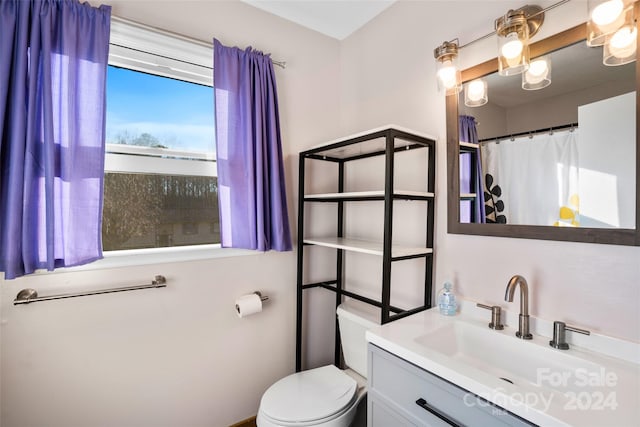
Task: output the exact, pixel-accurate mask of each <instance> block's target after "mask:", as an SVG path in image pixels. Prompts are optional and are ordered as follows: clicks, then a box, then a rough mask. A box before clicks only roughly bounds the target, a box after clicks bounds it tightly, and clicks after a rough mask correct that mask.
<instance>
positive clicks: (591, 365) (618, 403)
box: [366, 301, 640, 427]
mask: <svg viewBox="0 0 640 427" xmlns="http://www.w3.org/2000/svg"><path fill="white" fill-rule="evenodd" d="M461 307H462V309H461V310H460V312H459V313H458V314H457V315H456V316H443V315H441V314H440V313H439V312H438V310H437V308H433V309H430V310H427V311H425V312H421V313H418V314H414V315H412V316H408V317H406V318H403V319H399V320H397V321H394V322H391V323H388V324H386V325H384V326H381V327H379V328H376V329H373V330H370V331H368V332H367V335H366V336H367V340H368V341H369V342H370V343H372V344H375V345H376V346H378V347H380V348H382V349H384V350H386V351H388V352H390V353H393V354H395V355H396V356H398V357H400V358H402V359H405V360H407V361H408V362H411V363H412V364H414V365H416V366H418V367H420V368H422V369H425V370H427V371H429V372H431V373H433V374H435V375H437V376H439V377H441V378H443V379H445V380H447V381H450V382H452V383H454V384H456V385H458V386H459V387H461V388H463V389H466V390H468V391H470V392H472V393H474V394H476V395H478V396H480V397H482V398H483V399H486V400H487V401H490V402H492V403H494V404H496V405H498V406H500V407H502V408H504V409H507V410H508V411H510V412H512V413H514V414H516V415H518V416H520V417H522V418H524V419H526V420H528V421H530V422H533V423H535V424H538V425H540V426H545V427H546V426H579V427H584V426H598V427H600V426H601V427H623V426H638V425H640V344H637V343H631V342H627V341H622V340H619V339H614V338H609V337H606V336H603V335H598V334H592V335H591V336H584V337H582V338H580V341H579V342H580V344H585V343H587V346H591V347H592V349H589V348H585V347H584V346H580V345H576V344H571V341H569V339H568V342H569V343H570V345H571V348H570V349H569V350H556V349H553V348H552V347H550V346H549V340H550V338H549V335H550V334H551V332H552V326H551V325H552V324H551V322H547V321H544V320H540V319H534V318H532V319H531V320H532V328H531V329H532V332H533V334H534V337H533V339H532V340H527V341H524V340H520V339H518V338H516V337H515V335H514V333H515V331H516V330H517V320H516V319H517V314H518V313H513V312H510V313H504V317H503V319H505V323H506V326H505V329H504V330H502V331H495V330H491V329H489V328H488V327H487V323H488V321H489V320H490V317H491V316H490V312H489V311H486V310H482V309H478V308H476V307H475V304H474V303H472V302H468V301H462V302H461ZM514 320H515V321H514ZM456 322H462V323H463V325H464V330H465V333H466V334H469V333H473V334H476V335H477V336H478V337H479V339H480V340H485V341H487V342H489V341H491V342H493V341H494V338H496V339H499V340H498V342H503V343H504V342H508V344H509V346H511V347H512V348H518V349H520V350H524V351H525V352H527V353H528V352H531V353H536V355H537V356H538V357H539V359H538V360H543V361H544V360H548V361H549V363H548V364H547V363H546V362H541V363H539V366H537V367H535V368H534V369H532V372H535V373H536V374H535V376H536V378H537V380H536V381H532V380H531V376H529V380H526V379H524V378H523V377H518V376H517V375H515V374H513V372H514V371H513V370H511V371H509V369H508V367H507V365H509V364H511V366H516V367H517V364H518V363H519V361H514V360H504V359H506V358H507V357H508V356H507V355H506V354H502V353H501V349H500V348H495V347H490V348H488V349H487V351H486V352H487V353H491V354H492V355H493V353H494V352H495V357H494V358H493V359H492V360H491V365H492V366H487V362H486V359H483V361H482V362H483V363H484V366H481V364H478V363H475V364H474V361H473V360H471V361H469V360H465V357H464V355H462V354H455V353H452V351H455V350H451V349H450V348H449V349H448V350H447V351H448V352H449V354H447V351H441V349H437V348H435V346H437V344H434V343H433V342H430V339H429V337H434V336H435V335H432V334H433V332H434V331H438V330H443V329H442V328H447V327H451V326H453V324H456ZM509 325H516V328H514V327H511V326H509ZM458 326H460V323H458ZM469 331H471V332H469ZM475 331H477V332H475ZM546 331H548V333H547V332H546ZM537 332H541V333H544V334H545V335H546V336H544V335H538V334H536V333H537ZM487 334H500V335H502V336H494V335H487ZM570 335H572V334H571V332H567V338H569V337H570ZM486 338H489V339H486ZM590 338H591V341H592V342H591V343H590V342H589V339H590ZM508 339H513V340H515V341H514V342H511V341H505V340H508ZM431 341H434V340H431ZM481 342H484V341H481ZM511 344H513V345H511ZM514 346H515V347H514ZM522 346H531V347H522ZM449 347H451V346H449ZM593 348H595V349H596V350H595V351H594V349H593ZM599 349H604V350H605V351H604V352H606V353H608V354H604V352H603V351H598V350H599ZM471 351H477V350H473V349H471ZM482 351H483V352H484V351H485V350H482ZM482 354H485V353H482ZM540 355H541V356H542V358H541V359H540ZM615 356H617V357H615ZM492 357H493V356H492ZM494 359H495V360H494ZM501 359H502V360H501ZM494 362H495V363H494ZM558 366H563V368H562V370H560V369H559V368H557V367H558ZM502 369H506V370H504V371H503V370H502ZM503 372H504V374H503ZM501 376H506V377H509V378H513V379H515V380H514V384H510V383H508V382H505V381H504V380H502V379H500V377H501ZM557 384H559V386H558V387H556V385H557Z"/></svg>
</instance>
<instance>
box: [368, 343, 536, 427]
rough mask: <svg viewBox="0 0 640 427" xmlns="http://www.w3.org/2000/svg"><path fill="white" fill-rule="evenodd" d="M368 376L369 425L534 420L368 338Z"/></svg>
mask: <svg viewBox="0 0 640 427" xmlns="http://www.w3.org/2000/svg"><path fill="white" fill-rule="evenodd" d="M368 378H369V380H368V381H369V384H368V390H369V391H368V398H367V419H368V426H369V427H389V426H394V427H395V426H400V427H404V426H421V427H422V426H429V427H430V426H434V427H435V426H492V427H499V426H532V425H535V424H531V423H529V422H527V421H526V420H523V419H522V418H520V417H518V416H516V415H514V414H512V413H510V412H508V411H506V410H504V409H502V408H500V407H498V406H495V405H493V404H491V403H489V402H487V401H485V400H483V399H481V398H479V397H477V396H475V395H474V394H472V393H470V392H468V391H466V390H464V389H462V388H460V387H458V386H456V385H454V384H451V383H449V382H447V381H445V380H443V379H442V378H440V377H438V376H436V375H433V374H431V373H430V372H428V371H425V370H423V369H421V368H418V367H417V366H415V365H413V364H411V363H409V362H407V361H405V360H403V359H401V358H399V357H397V356H395V355H393V354H391V353H389V352H387V351H385V350H382V349H380V348H378V347H376V346H375V345H373V344H369V350H368Z"/></svg>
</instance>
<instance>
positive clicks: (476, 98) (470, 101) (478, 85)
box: [464, 79, 489, 107]
mask: <svg viewBox="0 0 640 427" xmlns="http://www.w3.org/2000/svg"><path fill="white" fill-rule="evenodd" d="M488 101H489V98H488V96H487V81H486V80H484V79H475V80H472V81H470V82H469V83H467V84H466V85H465V87H464V105H466V106H467V107H480V106H481V105H484V104H486V103H487V102H488Z"/></svg>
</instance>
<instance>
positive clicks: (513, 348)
mask: <svg viewBox="0 0 640 427" xmlns="http://www.w3.org/2000/svg"><path fill="white" fill-rule="evenodd" d="M507 333H509V332H507ZM507 333H505V332H501V331H494V330H491V329H488V328H487V327H480V326H476V325H474V324H471V323H467V322H464V321H458V322H451V323H448V324H446V325H443V326H442V327H440V328H437V329H435V330H433V331H431V332H428V333H426V334H424V335H421V336H418V337H417V338H415V341H416V342H417V343H418V344H420V345H422V346H425V347H426V348H428V349H430V350H433V351H436V352H439V353H442V354H443V355H445V356H448V357H450V358H452V359H454V360H455V361H456V362H459V363H464V364H465V365H468V366H471V367H473V368H476V369H479V370H481V371H483V372H485V373H489V374H493V375H495V376H496V377H497V378H500V379H502V380H504V381H506V382H508V383H511V384H514V385H517V386H521V387H527V388H531V387H534V388H537V387H547V388H552V389H554V390H557V391H563V392H565V391H570V390H574V391H578V390H580V391H583V390H584V389H585V384H584V383H585V382H592V383H594V384H596V383H597V382H596V380H595V378H599V377H600V376H601V373H602V371H603V369H604V367H603V366H602V365H600V364H597V363H592V362H589V361H586V360H583V359H579V358H577V357H573V356H571V355H570V354H566V353H563V352H561V351H558V350H554V349H553V348H551V347H549V348H544V347H541V346H539V345H532V343H531V342H529V341H528V340H521V339H518V338H516V337H515V336H512V335H507ZM592 378H593V380H592V381H589V380H590V379H592Z"/></svg>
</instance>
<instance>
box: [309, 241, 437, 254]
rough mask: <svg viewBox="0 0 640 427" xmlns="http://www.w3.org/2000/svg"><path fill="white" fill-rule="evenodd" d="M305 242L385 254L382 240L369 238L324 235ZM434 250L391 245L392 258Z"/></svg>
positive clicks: (428, 252) (353, 250)
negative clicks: (377, 240)
mask: <svg viewBox="0 0 640 427" xmlns="http://www.w3.org/2000/svg"><path fill="white" fill-rule="evenodd" d="M304 243H307V244H310V245H317V246H325V247H328V248H335V249H344V250H346V251H352V252H360V253H365V254H369V255H377V256H382V255H383V248H382V243H381V242H372V241H368V240H358V239H349V238H344V237H322V238H311V237H310V238H306V239H304ZM432 252H433V249H431V248H420V247H407V246H397V245H393V246H392V247H391V257H392V258H404V257H413V256H420V255H426V254H430V253H432Z"/></svg>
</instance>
